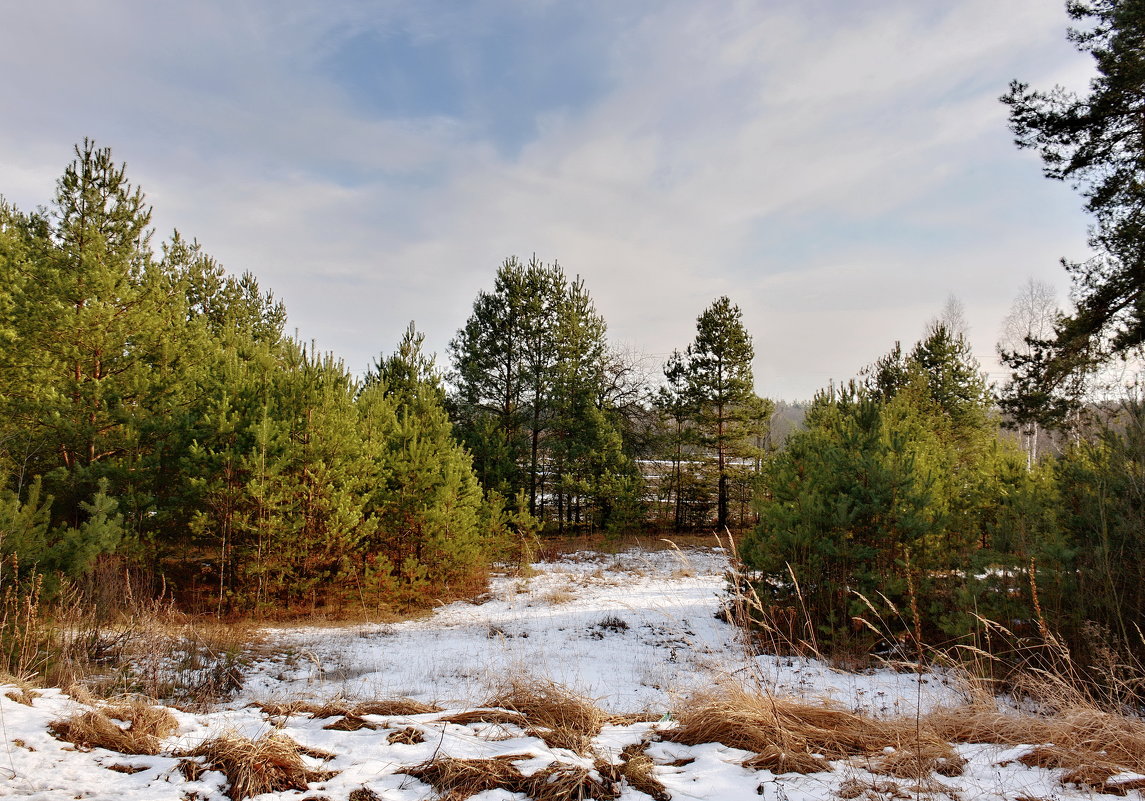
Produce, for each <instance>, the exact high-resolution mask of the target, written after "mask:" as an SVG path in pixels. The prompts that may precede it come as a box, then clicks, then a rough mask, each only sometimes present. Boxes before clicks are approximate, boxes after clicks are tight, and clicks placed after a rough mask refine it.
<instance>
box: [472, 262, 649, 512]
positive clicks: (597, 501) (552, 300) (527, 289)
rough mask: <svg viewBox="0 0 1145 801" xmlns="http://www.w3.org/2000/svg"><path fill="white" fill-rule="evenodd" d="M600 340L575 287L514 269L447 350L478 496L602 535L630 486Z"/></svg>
mask: <svg viewBox="0 0 1145 801" xmlns="http://www.w3.org/2000/svg"><path fill="white" fill-rule="evenodd" d="M605 333H606V327H605V323H604V320H603V318H602V317H601V316H600V315H599V314H598V313H597V311H596V309H595V306H594V304H593V302H592V299H591V297H590V295H589V293H588V290H587V289H586V288H585V285H584V282H583V281H582V280H580V279H579V278H577V279H574V280H572V281H570V280H568V279H567V278H566V277H565V275H564V271H563V270H562V269H561V268H560V267H559V265H557V264H555V263H554V264H552V265H545V264H543V263H541V262H540V261H538V260H537V259H536V257H534V258H533V259H532V260H531V261H530V262H529V263H528V264H527V265H526V264H522V263H521V262H519V261H518V260H517V259H515V258H511V259H508V260H506V261H505V263H504V264H502V265H501V268H500V269H499V270H498V272H497V278H496V281H495V283H494V289H493V292H491V293H485V292H483V293H481V294H480V295H479V296H478V298H477V300H476V301H475V303H474V311H473V314H472V315H471V316H470V318H469V320H468V321H467V323H466V325H465V327H464V328H463V329H462V330H461V331H459V332H458V335H457V337H456V338H455V339H454V340H453V342H451V343H450V351H451V356H452V358H453V362H454V366H455V373H454V376H453V378H454V381H455V384H456V386H457V392H456V395H455V397H454V399H453V407H454V413H455V416H456V418H457V422H458V429H459V430H460V432H461V436H462V440H463V441H464V442H465V443H466V445H468V447H469V449H470V451H471V453H473V456H474V461H475V466H476V468H477V472H478V476H479V477H480V478H481V481H482V483H483V485H484V486H485V488H486V489H487V490H493V491H496V492H498V493H500V494H502V495H503V496H508V497H512V496H513V495H514V494H515V493H517V492H518V491H523V492H524V493H525V494H526V496H527V497H528V499H529V511H530V514H534V515H536V516H538V517H541V518H555V522H556V524H557V528H558V530H561V531H563V530H564V528H565V527H566V526H568V525H573V526H590V527H591V526H595V525H600V524H602V521H603V520H604V519H606V518H608V517H609V512H608V510H609V509H610V508H611V507H612V506H613V505H614V501H615V498H614V497H613V495H614V493H615V492H617V491H618V490H617V488H618V487H621V486H623V487H624V494H626V495H629V494H630V493H631V492H633V491H634V489H633V488H634V487H635V484H636V483H638V481H637V476H636V472H635V469H634V466H633V465H632V462H631V459H630V457H628V455H627V454H626V453H625V452H624V447H623V440H622V438H621V437H620V433H619V422H618V419H617V416H616V413H615V410H614V408H613V407H612V406H611V405H610V401H611V398H612V395H611V393H610V392H609V390H608V388H607V387H606V384H608V382H609V373H608V364H609V360H610V357H611V354H610V353H609V350H608V347H607V342H606V339H605ZM615 442H619V443H620V446H619V447H618V448H614V447H613V446H612V444H609V445H608V446H607V447H605V446H604V445H603V443H615ZM602 458H603V461H602ZM593 465H595V466H593ZM620 476H623V477H624V479H623V480H620V479H618V477H620ZM618 481H619V483H618Z"/></svg>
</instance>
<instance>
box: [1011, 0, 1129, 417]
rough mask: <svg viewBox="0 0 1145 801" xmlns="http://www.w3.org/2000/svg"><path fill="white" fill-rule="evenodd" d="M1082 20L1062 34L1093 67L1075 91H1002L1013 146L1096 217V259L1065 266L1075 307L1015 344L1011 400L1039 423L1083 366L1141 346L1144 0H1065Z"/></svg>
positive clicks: (1016, 86) (1064, 400)
mask: <svg viewBox="0 0 1145 801" xmlns="http://www.w3.org/2000/svg"><path fill="white" fill-rule="evenodd" d="M1066 9H1067V11H1068V12H1069V15H1070V17H1072V18H1073V19H1074V20H1077V21H1078V22H1079V23H1081V27H1078V28H1074V29H1071V30H1070V31H1069V34H1068V38H1069V39H1070V40H1071V41H1072V42H1073V43H1074V44H1075V45H1076V46H1077V48H1078V49H1079V50H1080V51H1082V52H1086V53H1089V54H1090V55H1091V56H1093V59H1094V64H1095V67H1096V69H1097V74H1096V76H1095V77H1094V78H1093V79H1092V80H1091V81H1090V87H1089V91H1088V92H1087V93H1085V94H1082V95H1076V94H1073V93H1070V92H1066V91H1065V90H1063V89H1062V88H1060V87H1057V88H1055V89H1054V90H1052V91H1049V92H1044V91H1037V90H1032V89H1031V88H1030V87H1029V86H1028V85H1027V84H1024V83H1021V82H1018V81H1014V82H1013V83H1012V84H1011V86H1010V90H1009V92H1008V93H1007V94H1006V95H1005V96H1004V97H1003V98H1002V100H1003V102H1005V103H1006V104H1007V105H1008V106H1009V107H1010V127H1011V130H1013V132H1014V134H1015V141H1016V144H1017V145H1018V146H1019V147H1023V148H1033V149H1035V150H1036V151H1037V152H1038V153H1039V155H1040V156H1041V158H1042V164H1043V171H1044V173H1045V175H1046V176H1047V177H1049V178H1053V179H1056V180H1062V181H1069V182H1070V183H1071V184H1073V186H1074V187H1075V188H1077V189H1078V190H1079V191H1080V192H1081V194H1082V197H1084V198H1085V200H1086V209H1087V210H1088V211H1089V212H1090V213H1091V214H1093V216H1094V220H1095V224H1094V226H1093V227H1092V229H1091V232H1090V244H1091V246H1092V247H1093V248H1094V249H1095V250H1096V251H1097V256H1096V257H1095V258H1092V259H1089V260H1087V261H1084V262H1081V263H1066V269H1067V270H1068V272H1069V273H1070V276H1071V278H1072V280H1073V284H1074V290H1073V295H1074V298H1075V302H1076V305H1077V309H1076V311H1075V312H1074V313H1073V314H1072V315H1069V316H1065V317H1062V318H1061V319H1060V320H1059V321H1058V322H1057V324H1056V325H1055V327H1054V332H1053V334H1052V335H1051V336H1048V337H1046V338H1044V339H1039V340H1038V341H1037V342H1036V343H1033V344H1034V348H1033V352H1032V353H1022V352H1020V351H1014V352H1012V353H1008V354H1007V358H1006V361H1007V362H1008V363H1009V364H1010V366H1011V367H1013V368H1014V369H1015V370H1016V371H1017V375H1016V379H1015V381H1014V383H1013V385H1012V388H1011V393H1010V395H1011V399H1010V403H1011V405H1012V406H1014V407H1016V408H1019V409H1021V410H1023V414H1024V415H1025V416H1026V417H1027V418H1028V419H1032V418H1033V417H1035V416H1037V417H1039V418H1040V419H1039V421H1040V422H1041V423H1043V424H1045V423H1047V422H1059V423H1060V421H1061V420H1062V419H1063V417H1064V416H1065V415H1067V414H1069V413H1070V412H1071V411H1072V410H1073V409H1074V408H1076V405H1075V404H1074V403H1072V402H1071V401H1072V397H1071V396H1073V395H1074V392H1073V391H1072V388H1071V386H1070V385H1071V384H1072V383H1073V382H1075V381H1076V380H1077V378H1078V376H1079V374H1084V373H1085V371H1086V370H1087V369H1089V367H1090V366H1091V365H1093V364H1094V363H1097V362H1101V361H1103V360H1105V359H1108V358H1109V357H1110V356H1111V355H1114V354H1124V353H1127V352H1129V351H1131V350H1132V349H1134V348H1137V347H1138V346H1140V345H1141V344H1143V343H1145V262H1143V258H1145V255H1143V254H1145V247H1143V246H1142V245H1143V243H1145V133H1143V131H1142V127H1141V125H1140V116H1141V109H1142V100H1143V98H1145V77H1143V76H1145V48H1143V47H1142V42H1143V41H1145V3H1143V2H1142V1H1141V0H1093V1H1092V2H1082V1H1081V0H1069V2H1067V3H1066Z"/></svg>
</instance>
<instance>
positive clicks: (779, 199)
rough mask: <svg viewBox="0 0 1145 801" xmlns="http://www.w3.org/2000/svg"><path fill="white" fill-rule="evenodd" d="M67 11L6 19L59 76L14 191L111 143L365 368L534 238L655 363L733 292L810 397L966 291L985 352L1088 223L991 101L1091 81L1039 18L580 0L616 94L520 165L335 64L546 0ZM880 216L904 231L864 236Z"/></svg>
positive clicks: (207, 235)
mask: <svg viewBox="0 0 1145 801" xmlns="http://www.w3.org/2000/svg"><path fill="white" fill-rule="evenodd" d="M51 6H52V7H51V8H49V9H43V8H41V7H39V6H37V7H34V8H33V7H32V6H25V7H22V8H20V9H17V10H16V11H15V12H14V13H13V14H12V15H11V19H10V22H9V24H7V25H6V26H5V27H6V31H7V33H0V65H2V66H5V67H7V70H8V72H9V74H12V73H13V71H14V70H16V69H18V68H26V67H27V65H29V64H36V65H40V68H39V69H35V70H32V71H31V77H30V78H29V79H28V80H27V81H26V82H23V83H22V84H21V85H19V86H16V85H14V84H15V83H16V82H11V81H10V82H7V85H6V87H0V103H3V105H4V107H5V108H6V109H11V110H12V112H13V113H12V114H10V115H7V116H8V123H7V124H6V125H5V126H4V129H3V130H0V192H4V193H5V194H7V195H8V196H9V197H10V198H11V199H12V200H14V201H16V202H17V203H19V204H20V205H24V206H27V205H32V204H34V203H36V202H43V201H45V200H46V199H47V198H48V197H49V196H50V194H51V189H52V182H53V181H54V178H55V176H56V175H58V174H59V172H60V170H61V169H62V167H63V164H64V163H65V161H66V160H67V158H68V156H69V152H70V150H69V148H70V144H71V143H72V142H74V141H76V140H78V139H80V138H82V137H83V136H84V135H86V134H91V135H95V136H97V137H98V138H99V140H100V141H101V142H102V143H108V144H111V145H112V146H113V147H114V148H115V151H116V154H117V156H119V157H121V158H126V159H127V160H128V161H129V162H130V174H131V175H132V176H133V178H134V179H135V180H136V181H138V182H139V183H141V184H142V185H143V186H144V188H145V190H147V191H148V193H149V196H150V198H151V199H152V201H153V202H154V203H155V205H156V213H157V217H156V220H157V223H158V224H159V225H160V228H161V231H160V233H161V234H164V233H165V229H169V228H170V227H171V226H173V225H178V226H179V228H180V229H181V230H182V231H183V232H184V233H185V234H187V235H192V236H197V237H198V238H199V239H200V240H201V241H203V243H204V245H205V247H206V249H207V250H208V251H209V252H211V253H213V254H215V255H217V256H218V257H219V258H220V260H222V261H223V262H224V263H225V264H226V265H227V266H229V267H231V268H233V269H236V270H242V269H250V270H252V271H254V272H255V273H256V275H258V276H259V278H260V280H261V282H262V283H263V285H264V286H269V287H271V288H274V289H275V290H276V291H277V293H278V294H279V295H280V296H281V297H283V298H284V299H285V300H286V301H287V304H288V308H289V310H290V312H291V324H292V325H296V326H298V327H299V328H300V330H301V334H302V335H303V336H304V337H306V338H309V337H312V336H313V337H316V338H317V339H318V340H319V344H320V345H322V346H327V347H331V348H333V349H334V350H336V351H337V352H338V353H340V354H342V355H344V356H345V357H346V358H347V362H348V363H349V365H350V366H351V367H353V368H355V369H359V368H361V367H364V366H365V363H366V362H367V361H368V359H369V358H370V357H371V356H372V355H373V354H375V353H376V352H377V351H379V350H381V349H386V348H389V347H392V345H393V344H394V342H396V340H397V338H398V336H399V334H400V332H401V329H402V328H403V327H404V325H405V323H406V321H407V320H408V319H410V318H414V319H416V320H417V322H418V324H419V326H421V327H422V328H423V329H425V330H426V332H427V334H428V341H429V344H430V345H431V346H432V347H434V348H437V349H439V350H442V349H443V348H444V345H445V343H446V342H447V341H448V339H449V338H450V337H451V336H452V334H453V333H454V331H456V329H457V328H458V327H459V326H460V325H461V324H462V323H463V322H464V319H465V316H466V315H467V314H468V310H469V306H470V304H471V302H472V299H473V297H474V295H475V294H476V292H477V290H478V289H480V288H482V287H485V286H488V285H489V284H490V283H491V279H492V273H493V270H494V268H495V267H496V265H497V264H498V263H499V262H500V261H501V259H503V258H504V257H505V256H507V255H510V254H514V253H516V254H520V255H523V256H524V255H528V254H530V253H532V252H534V251H535V252H536V253H537V254H538V255H539V256H540V257H542V258H544V259H546V260H551V259H554V258H556V259H559V260H560V261H561V263H562V264H563V265H564V266H565V268H566V270H567V271H568V272H570V273H580V274H582V275H583V276H585V278H586V280H587V282H588V285H589V288H590V290H591V291H592V292H593V295H594V297H595V298H596V299H597V302H598V306H599V307H600V309H601V310H602V312H603V313H604V314H605V316H606V318H607V319H608V321H609V323H610V328H611V330H612V332H613V334H614V335H615V336H616V337H618V338H620V339H623V340H626V341H628V342H630V343H632V344H633V345H635V346H637V347H638V348H641V349H644V350H647V351H650V352H653V353H659V354H666V353H667V352H669V351H670V350H671V349H672V348H673V347H682V346H683V345H685V344H687V342H688V340H689V339H690V338H691V336H692V334H693V331H694V320H695V317H696V315H697V314H698V313H699V312H700V311H701V310H702V309H703V308H704V306H706V305H707V304H708V303H709V302H710V301H711V300H712V299H713V298H714V297H716V296H718V295H720V294H728V295H730V296H731V297H732V298H733V299H734V300H735V301H737V302H738V303H739V304H740V305H741V306H743V308H744V311H745V317H746V320H747V322H748V323H749V325H750V326H751V328H752V330H753V332H754V333H755V339H756V345H757V350H758V351H759V353H760V358H759V360H758V362H759V367H758V372H759V379H760V380H759V383H760V389H761V390H762V391H764V392H766V393H769V394H778V395H784V396H787V397H806V396H808V395H810V394H811V392H812V391H814V389H815V388H816V387H818V386H821V385H822V384H823V383H824V382H825V380H826V378H829V377H835V378H845V377H847V376H849V375H851V374H852V373H853V371H854V370H855V369H856V368H857V367H858V366H860V365H861V364H863V363H865V362H866V361H869V360H870V359H871V358H873V357H875V356H877V355H878V354H879V353H881V352H883V351H884V350H886V349H887V348H888V347H889V346H890V344H891V343H892V342H893V340H894V339H896V338H898V339H904V340H908V339H910V338H912V337H914V336H916V335H917V332H918V330H919V329H920V328H921V325H922V323H923V321H924V320H925V319H926V318H927V317H929V316H931V315H933V314H934V313H935V312H936V311H937V309H938V307H939V306H940V305H941V303H942V301H943V300H944V298H945V297H946V295H947V294H949V293H950V292H952V291H953V292H956V293H958V294H959V295H960V296H961V297H962V299H963V301H964V302H965V303H966V306H967V310H968V314H969V316H970V318H971V321H972V327H973V331H972V334H975V335H976V336H977V335H978V334H979V333H982V334H983V335H985V332H986V329H989V328H990V327H991V325H990V323H989V319H988V318H989V317H990V316H991V315H994V316H996V317H997V319H998V320H1000V319H1001V317H1002V315H1004V313H1005V310H1006V308H1008V305H1009V302H1010V296H1011V294H1012V293H1013V292H1016V291H1017V287H1018V286H1019V285H1020V283H1021V282H1022V281H1023V280H1025V278H1026V277H1027V276H1028V275H1036V276H1037V277H1040V278H1046V277H1051V276H1056V277H1057V280H1058V281H1059V282H1060V276H1057V273H1058V272H1059V268H1057V267H1056V258H1057V257H1058V256H1061V255H1078V254H1077V253H1076V251H1077V249H1078V248H1079V247H1080V242H1081V239H1082V236H1083V234H1084V228H1083V227H1084V221H1083V219H1082V218H1081V217H1080V216H1077V215H1076V213H1075V212H1074V211H1073V208H1074V206H1076V203H1074V202H1073V201H1072V200H1071V199H1070V198H1069V197H1068V195H1064V194H1062V191H1061V187H1056V186H1053V185H1049V184H1044V183H1043V182H1041V180H1040V179H1039V178H1038V176H1037V173H1038V170H1037V167H1036V166H1034V165H1032V164H1029V162H1028V157H1024V156H1021V155H1019V154H1018V153H1017V151H1014V150H1013V148H1012V146H1011V145H1010V144H1009V134H1008V133H1007V132H1006V130H1005V127H1004V120H1005V113H1004V109H1003V108H1002V107H1001V105H1000V104H998V103H997V102H996V98H997V96H998V95H999V94H1000V93H1001V92H1002V91H1003V90H1004V89H1005V85H1006V83H1007V81H1008V80H1009V79H1010V78H1012V77H1015V78H1016V77H1021V78H1023V79H1027V80H1030V81H1031V82H1033V83H1035V84H1038V85H1044V84H1047V83H1052V82H1054V81H1055V80H1066V81H1069V82H1071V83H1074V84H1076V82H1077V81H1078V80H1079V77H1080V76H1082V75H1084V74H1085V73H1084V67H1083V66H1079V65H1081V64H1083V63H1084V62H1083V61H1082V60H1081V59H1080V58H1072V57H1071V56H1070V53H1071V51H1070V48H1069V45H1068V44H1066V43H1065V42H1064V41H1063V27H1064V24H1065V15H1064V13H1063V12H1062V11H1061V9H1058V8H1055V7H1053V5H1052V4H1046V3H1044V2H1042V0H1014V2H1008V3H1005V4H998V3H993V2H986V0H970V1H968V2H963V3H958V4H954V5H951V6H925V5H918V4H916V5H911V4H906V5H904V4H897V3H885V4H883V3H880V4H871V5H866V4H864V5H863V6H862V7H857V6H852V5H851V4H846V3H842V2H836V3H825V2H812V3H796V2H790V3H779V4H773V3H768V4H754V3H738V4H731V3H728V4H702V5H697V4H694V3H688V2H678V3H670V4H649V5H648V6H645V7H644V8H643V9H642V10H641V11H639V12H638V11H636V10H634V9H635V8H637V7H635V6H629V7H625V9H624V10H617V9H616V7H614V6H612V5H610V4H600V5H599V7H597V8H595V9H594V7H593V6H592V5H588V6H586V7H585V12H584V13H585V14H589V15H591V14H597V15H598V16H599V23H598V27H599V28H600V31H599V37H598V38H599V40H600V41H602V42H606V43H607V47H605V48H603V49H602V50H600V52H593V53H591V54H584V55H585V58H586V59H588V58H591V61H592V63H591V64H588V63H586V64H585V69H590V68H591V69H594V70H597V71H599V72H600V73H601V74H602V75H603V76H604V77H605V79H606V83H605V85H604V88H603V90H602V91H601V92H600V93H599V94H598V95H597V96H596V97H595V98H594V99H593V100H592V102H590V103H589V104H588V105H587V107H581V106H577V107H575V108H561V107H560V105H559V104H557V105H556V106H554V108H556V109H557V110H553V109H551V108H550V109H544V110H540V111H538V112H537V113H538V119H537V135H536V137H535V138H533V139H532V140H531V141H528V142H527V143H526V144H525V145H524V146H523V147H522V148H520V150H519V151H507V150H506V149H505V148H504V147H500V146H499V144H498V143H497V142H496V141H493V140H491V139H489V138H488V136H489V135H488V134H486V133H482V131H483V129H482V128H480V127H479V126H476V125H474V124H473V121H471V120H469V119H467V118H465V117H464V116H461V117H446V116H442V115H437V116H430V117H421V118H382V117H380V116H379V115H378V113H377V110H376V109H373V110H371V109H367V108H364V107H362V106H361V105H360V104H359V103H357V101H356V100H355V94H354V92H351V91H349V90H348V88H347V87H346V86H343V85H338V84H336V83H335V82H334V81H333V79H332V77H331V76H330V75H329V74H328V73H326V72H324V71H322V69H320V67H321V65H322V64H323V63H324V62H325V60H326V59H327V58H328V57H329V55H330V54H331V53H332V52H334V51H335V50H336V49H337V48H338V47H339V46H340V45H341V43H343V42H344V41H345V40H346V38H347V37H348V36H350V35H352V34H353V33H355V32H361V31H364V30H375V31H377V30H383V31H384V30H391V31H392V30H397V29H398V28H400V29H401V30H403V31H405V32H407V34H410V35H413V36H414V37H421V38H422V39H425V40H438V41H446V42H451V41H454V40H455V39H459V38H463V37H465V36H466V35H467V34H471V33H472V31H473V30H475V29H480V31H481V33H482V35H483V36H487V37H496V35H497V20H498V19H500V17H499V15H505V14H523V13H526V12H525V11H522V10H521V8H520V7H518V6H514V5H512V4H502V3H487V4H483V5H481V6H472V7H461V8H458V7H456V6H445V7H443V6H438V5H436V4H434V5H429V6H427V5H424V4H418V3H410V4H398V3H388V4H384V5H380V4H375V3H359V4H350V3H347V4H324V5H323V6H321V7H318V6H311V5H309V4H278V3H273V4H272V3H264V4H259V3H251V4H240V5H237V6H236V5H233V4H222V3H219V4H211V3H201V4H193V5H188V6H179V7H171V6H166V5H164V6H163V7H162V8H160V7H157V6H147V7H140V6H138V5H137V4H115V3H104V4H100V5H99V6H98V9H97V7H93V6H90V4H81V3H74V4H68V3H62V2H57V3H52V4H51ZM443 8H448V9H449V11H448V13H443V11H442V9H443ZM538 8H539V9H540V10H537V9H530V10H528V13H532V14H544V13H545V10H544V9H545V8H547V7H538ZM474 9H476V10H474ZM490 41H495V39H492V40H490ZM503 44H504V46H512V43H511V42H507V43H503ZM474 46H477V45H474V44H473V43H472V42H468V43H467V44H466V47H474ZM486 46H491V45H490V44H489V42H486ZM559 46H561V43H560V42H554V43H553V44H552V47H559ZM459 47H460V45H459ZM526 49H527V51H528V53H529V55H530V57H532V58H535V57H537V53H538V52H540V53H543V52H544V49H543V48H538V47H536V46H531V47H529V48H524V47H522V51H525V50H526ZM462 55H463V54H461V55H459V56H458V60H459V62H463V61H464V59H463V58H462ZM514 67H515V68H516V69H520V70H527V69H529V68H530V65H529V63H528V62H527V61H521V62H520V63H517V64H515V65H514ZM21 74H24V73H21ZM1009 164H1014V165H1019V164H1024V165H1026V166H1028V167H1029V170H1028V173H1029V174H1028V175H1025V174H1023V173H1022V171H1021V169H1020V168H1016V169H1009V168H1005V167H1000V166H999V165H1009ZM976 193H977V194H976ZM1007 198H1015V199H1016V198H1021V200H1022V202H1024V203H1027V204H1029V207H1030V208H1029V209H1025V210H1021V213H1018V211H1016V210H1015V211H1014V212H1013V213H1010V206H1009V205H1006V204H1005V203H1004V202H1003V200H1002V199H1007ZM1011 205H1012V204H1011ZM1040 210H1044V214H1045V219H1046V220H1050V221H1052V224H1051V225H1047V224H1046V223H1045V222H1042V221H1041V218H1040V217H1039V213H1040ZM1063 221H1068V223H1069V224H1064V225H1063V224H1061V223H1062V222H1063ZM864 227H866V228H867V229H869V230H872V231H878V232H879V233H880V235H881V234H883V232H886V233H885V238H884V239H881V240H880V241H878V242H877V243H875V244H872V243H871V242H870V241H865V240H863V241H857V240H856V239H855V231H861V230H863V229H864ZM761 230H768V231H770V232H771V234H770V239H769V242H776V241H777V242H779V243H780V246H778V247H777V249H774V250H773V249H769V246H765V245H761V243H760V231H761ZM920 230H934V231H941V232H943V235H942V238H941V244H940V245H937V244H936V245H935V246H933V247H931V248H929V249H928V246H927V243H926V241H924V240H923V241H920V235H919V233H918V232H919V231H920ZM963 231H965V232H966V234H965V235H963V234H962V233H961V232H963ZM797 236H799V237H802V240H801V241H796V239H795V238H796V237H797ZM795 245H800V247H799V248H797V250H798V257H799V260H798V261H796V262H792V248H794V247H795ZM939 247H940V248H941V250H940V251H939V252H934V251H935V249H936V248H939ZM995 325H996V324H995ZM989 336H990V337H993V336H994V333H993V332H991V333H990V334H989ZM976 344H978V346H979V350H980V351H981V350H982V348H983V346H982V345H981V344H980V343H977V342H976ZM980 355H981V356H986V355H988V354H986V353H980Z"/></svg>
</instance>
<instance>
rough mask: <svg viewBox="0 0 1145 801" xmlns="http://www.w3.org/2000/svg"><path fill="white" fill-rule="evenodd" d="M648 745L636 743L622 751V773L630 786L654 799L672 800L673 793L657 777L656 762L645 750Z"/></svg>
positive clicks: (659, 800)
mask: <svg viewBox="0 0 1145 801" xmlns="http://www.w3.org/2000/svg"><path fill="white" fill-rule="evenodd" d="M646 746H647V744H646V743H642V742H641V743H634V744H632V745H630V746H628V747H626V748H625V749H624V750H623V751H621V752H620V775H621V776H622V777H623V779H624V781H625V782H626V783H627V784H628V786H629V787H631V788H632V789H634V790H639V791H640V792H642V793H644V794H645V795H647V796H650V797H651V798H652V799H653V801H671V798H672V795H671V794H670V793H669V792H668V790H667V789H666V788H665V787H664V784H663V782H661V781H660V780H659V779H657V778H656V771H655V769H656V763H655V762H653V761H652V757H650V756H648V754H647V753H646V752H645V750H644V749H645V747H646ZM597 770H600V767H599V765H598V767H597Z"/></svg>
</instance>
